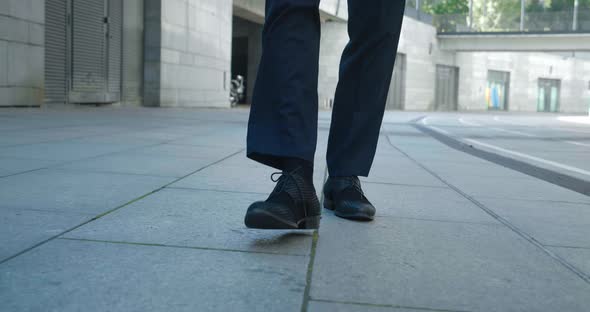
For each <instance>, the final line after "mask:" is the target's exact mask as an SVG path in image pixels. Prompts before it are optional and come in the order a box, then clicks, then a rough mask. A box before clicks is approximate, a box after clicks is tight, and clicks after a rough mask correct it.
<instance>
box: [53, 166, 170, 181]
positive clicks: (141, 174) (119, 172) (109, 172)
mask: <svg viewBox="0 0 590 312" xmlns="http://www.w3.org/2000/svg"><path fill="white" fill-rule="evenodd" d="M48 169H51V170H57V171H71V172H90V173H107V174H115V175H130V176H140V177H154V178H169V179H174V178H179V177H181V176H172V175H160V174H147V173H134V172H121V171H115V170H103V169H93V168H63V167H56V168H48Z"/></svg>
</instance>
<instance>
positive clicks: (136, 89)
mask: <svg viewBox="0 0 590 312" xmlns="http://www.w3.org/2000/svg"><path fill="white" fill-rule="evenodd" d="M143 12H144V7H143V0H125V1H123V16H124V18H123V64H122V80H121V83H122V86H121V88H122V90H121V101H122V103H123V104H132V105H140V104H141V103H142V100H143V31H144V28H143Z"/></svg>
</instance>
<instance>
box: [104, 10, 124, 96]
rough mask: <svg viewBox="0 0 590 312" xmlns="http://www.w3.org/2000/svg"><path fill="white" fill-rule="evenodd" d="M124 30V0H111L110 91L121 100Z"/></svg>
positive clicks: (109, 43) (109, 42)
mask: <svg viewBox="0 0 590 312" xmlns="http://www.w3.org/2000/svg"><path fill="white" fill-rule="evenodd" d="M122 30H123V5H122V0H109V37H108V38H109V41H108V46H109V53H108V66H109V68H108V70H109V73H108V78H109V82H108V91H109V93H114V94H116V97H117V100H119V97H120V96H119V94H120V92H121V54H122V42H121V40H122Z"/></svg>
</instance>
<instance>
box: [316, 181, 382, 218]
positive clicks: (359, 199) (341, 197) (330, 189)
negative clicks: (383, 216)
mask: <svg viewBox="0 0 590 312" xmlns="http://www.w3.org/2000/svg"><path fill="white" fill-rule="evenodd" d="M324 208H326V209H329V210H333V211H334V214H335V215H336V216H338V217H340V218H344V219H349V220H356V221H372V220H373V218H374V217H375V206H373V204H371V202H370V201H369V200H368V199H367V197H366V196H365V193H364V192H363V189H362V188H361V181H360V180H359V178H358V177H356V176H350V177H329V178H328V181H326V184H325V185H324Z"/></svg>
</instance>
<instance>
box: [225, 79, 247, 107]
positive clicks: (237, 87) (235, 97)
mask: <svg viewBox="0 0 590 312" xmlns="http://www.w3.org/2000/svg"><path fill="white" fill-rule="evenodd" d="M245 93H246V86H245V85H244V77H243V76H241V75H237V76H236V79H232V81H231V89H230V92H229V101H230V103H231V106H232V107H235V106H236V105H238V104H239V103H241V102H242V101H243V100H244V96H245Z"/></svg>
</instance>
